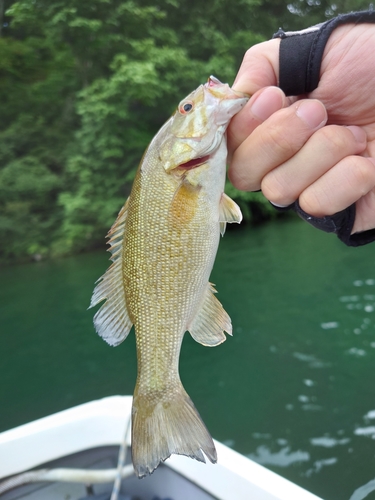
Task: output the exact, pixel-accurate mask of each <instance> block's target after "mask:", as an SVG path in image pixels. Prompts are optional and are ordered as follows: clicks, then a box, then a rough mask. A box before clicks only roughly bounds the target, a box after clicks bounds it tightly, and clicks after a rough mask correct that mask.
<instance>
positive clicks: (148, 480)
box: [0, 446, 215, 500]
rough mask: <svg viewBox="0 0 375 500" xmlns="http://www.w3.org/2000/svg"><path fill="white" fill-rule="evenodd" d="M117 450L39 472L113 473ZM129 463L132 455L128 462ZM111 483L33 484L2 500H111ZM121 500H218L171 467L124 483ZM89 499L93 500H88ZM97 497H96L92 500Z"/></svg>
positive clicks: (66, 461)
mask: <svg viewBox="0 0 375 500" xmlns="http://www.w3.org/2000/svg"><path fill="white" fill-rule="evenodd" d="M118 449H119V448H118V446H103V447H100V448H95V449H91V450H86V451H82V452H79V453H75V454H73V455H70V456H69V457H64V458H61V459H58V460H54V461H53V462H48V463H47V464H41V465H40V466H38V469H40V468H56V467H72V468H76V467H77V468H84V469H114V468H116V466H117V457H118ZM126 463H130V452H129V453H128V460H127V462H126ZM111 491H112V483H109V484H96V485H93V486H92V487H91V486H88V487H85V485H83V484H76V483H62V482H59V483H57V482H56V483H34V484H28V485H24V486H19V487H18V488H15V489H14V490H11V491H9V492H7V493H4V494H3V495H0V498H1V500H18V499H21V498H22V499H23V500H54V499H61V500H83V499H86V498H87V500H98V499H99V498H100V499H101V500H109V498H110V495H111ZM120 494H121V496H120V497H119V500H182V499H183V500H215V497H213V496H212V495H210V494H208V493H206V492H205V491H204V490H202V489H201V488H200V487H198V486H197V485H195V484H193V483H192V482H191V481H189V480H187V479H186V478H184V477H183V476H182V475H180V474H178V473H177V472H175V471H174V470H172V469H171V468H170V467H167V466H165V465H161V466H160V467H159V468H158V469H157V470H156V471H155V472H154V473H153V474H152V475H151V476H148V477H145V478H143V479H138V478H137V477H135V476H131V477H127V478H125V479H123V481H122V483H121V490H120ZM89 495H90V496H89ZM92 495H94V496H92Z"/></svg>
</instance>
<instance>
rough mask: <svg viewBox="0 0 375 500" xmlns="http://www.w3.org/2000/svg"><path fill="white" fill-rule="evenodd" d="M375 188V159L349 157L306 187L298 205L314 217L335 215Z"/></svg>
mask: <svg viewBox="0 0 375 500" xmlns="http://www.w3.org/2000/svg"><path fill="white" fill-rule="evenodd" d="M374 186H375V162H374V160H373V159H370V158H365V157H363V156H348V157H346V158H344V159H343V160H342V161H340V162H339V163H338V164H337V165H335V166H334V167H332V168H331V169H330V170H328V172H326V173H325V174H324V175H323V176H322V177H320V178H319V179H318V180H317V181H316V182H314V183H313V184H312V185H311V186H309V187H308V188H306V189H305V191H303V193H301V195H300V198H299V204H300V206H301V208H302V210H304V211H305V212H307V213H308V214H310V215H313V216H315V217H323V216H325V215H333V214H335V213H337V212H340V211H341V210H344V209H345V208H347V207H349V206H350V205H352V204H353V203H355V202H356V201H357V200H360V199H361V198H362V197H365V196H366V195H367V193H369V192H370V191H371V190H372V189H373V188H374ZM357 227H358V225H357ZM356 230H358V229H356Z"/></svg>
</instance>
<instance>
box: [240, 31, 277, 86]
mask: <svg viewBox="0 0 375 500" xmlns="http://www.w3.org/2000/svg"><path fill="white" fill-rule="evenodd" d="M279 47H280V38H275V39H273V40H268V41H267V42H263V43H259V44H257V45H254V46H253V47H251V48H250V49H249V50H248V51H247V52H246V54H245V56H244V58H243V61H242V64H241V67H240V69H239V71H238V73H237V76H236V79H235V81H234V84H233V89H234V90H238V91H239V92H245V93H247V94H250V95H252V94H254V93H255V92H256V91H257V90H259V89H261V88H263V87H269V86H271V85H273V86H275V85H277V84H278V81H279Z"/></svg>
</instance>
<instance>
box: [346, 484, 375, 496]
mask: <svg viewBox="0 0 375 500" xmlns="http://www.w3.org/2000/svg"><path fill="white" fill-rule="evenodd" d="M373 491H375V479H372V480H371V481H369V482H368V483H366V484H364V485H363V486H360V487H359V488H358V489H356V490H355V492H354V493H353V495H352V496H351V497H350V499H349V500H364V499H365V498H369V497H368V495H369V494H370V493H372V492H373ZM372 498H373V497H372Z"/></svg>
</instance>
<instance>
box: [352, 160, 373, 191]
mask: <svg viewBox="0 0 375 500" xmlns="http://www.w3.org/2000/svg"><path fill="white" fill-rule="evenodd" d="M354 158H355V161H354V168H352V169H351V173H352V176H353V182H354V183H355V185H357V186H359V188H360V189H361V190H363V194H365V193H367V191H368V187H369V186H371V187H372V186H373V185H374V183H375V169H374V165H373V164H372V163H371V162H369V161H363V159H362V158H360V157H357V158H356V157H354Z"/></svg>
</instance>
